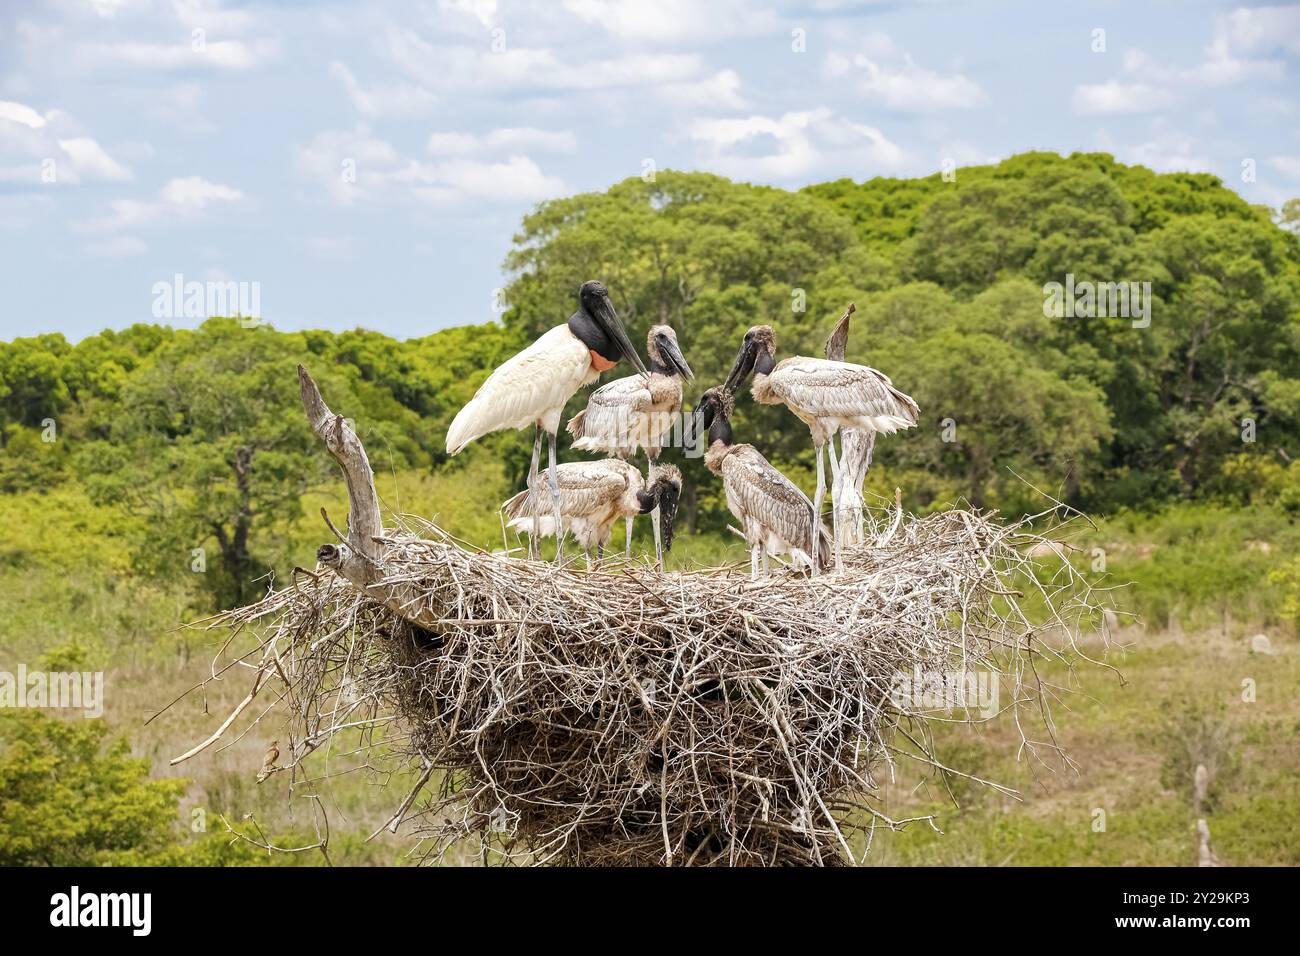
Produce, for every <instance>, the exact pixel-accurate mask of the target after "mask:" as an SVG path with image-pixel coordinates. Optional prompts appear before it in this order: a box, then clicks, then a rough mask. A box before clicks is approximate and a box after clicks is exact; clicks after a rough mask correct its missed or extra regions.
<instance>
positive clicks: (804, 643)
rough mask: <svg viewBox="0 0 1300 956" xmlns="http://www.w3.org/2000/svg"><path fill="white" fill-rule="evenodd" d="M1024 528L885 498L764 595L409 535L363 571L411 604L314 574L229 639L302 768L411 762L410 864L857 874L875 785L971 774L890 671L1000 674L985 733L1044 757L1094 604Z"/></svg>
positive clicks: (712, 573) (245, 615)
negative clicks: (1049, 668)
mask: <svg viewBox="0 0 1300 956" xmlns="http://www.w3.org/2000/svg"><path fill="white" fill-rule="evenodd" d="M1029 527H1030V525H1029V524H1028V523H1027V522H1022V523H1019V524H1015V525H1011V526H1005V525H1002V524H999V523H998V522H997V521H996V520H995V519H994V518H993V517H992V516H990V515H986V514H981V513H977V512H973V511H965V510H959V511H949V512H944V513H941V514H934V515H930V516H928V517H923V518H915V517H912V516H908V515H904V514H903V513H902V511H901V509H894V508H888V509H885V510H883V511H881V512H879V513H876V514H874V515H870V516H869V517H868V527H867V534H866V537H865V540H866V541H867V542H869V543H868V544H867V545H865V546H861V547H858V548H854V549H853V550H851V551H850V552H848V553H846V556H845V560H846V568H845V570H844V571H842V572H839V573H830V574H823V575H821V576H819V577H816V578H809V577H806V576H803V575H800V574H796V573H795V572H794V571H791V570H787V569H783V570H779V571H776V572H774V574H773V575H772V576H771V577H770V578H767V579H764V580H759V581H756V582H755V581H751V580H750V579H749V576H748V573H747V567H744V568H742V567H739V566H736V567H731V568H720V569H705V570H698V571H688V572H676V573H658V572H655V571H654V570H652V569H649V568H647V567H645V566H643V565H639V564H637V565H618V566H614V567H613V568H607V569H603V570H596V571H586V570H581V569H578V568H575V567H572V566H567V567H556V566H553V565H549V564H544V563H541V562H530V561H525V560H520V559H518V558H516V557H512V556H509V555H505V554H493V553H486V552H481V551H476V550H472V549H469V548H467V547H465V546H463V545H461V544H460V543H458V542H456V541H454V540H452V539H451V538H450V537H448V536H447V535H445V534H443V533H442V532H441V531H440V530H438V529H437V528H436V527H434V526H433V525H430V524H428V523H426V522H423V521H421V520H420V519H410V518H407V519H403V520H402V528H401V529H398V530H389V531H386V532H385V533H384V537H383V539H382V540H383V544H384V545H385V548H384V551H383V557H382V561H381V564H380V566H379V567H378V568H377V569H375V571H376V576H377V577H378V578H380V579H381V580H382V581H383V582H385V585H393V586H395V587H396V588H397V590H396V591H394V592H392V593H400V594H404V595H407V597H406V598H405V600H404V604H403V605H402V606H401V607H400V608H399V609H398V610H400V612H401V613H400V614H399V613H398V611H397V610H395V609H394V603H393V602H391V601H390V602H389V604H387V605H385V604H383V603H380V602H379V601H377V600H375V598H374V597H373V595H372V594H367V593H365V592H364V591H363V590H360V589H358V588H357V587H356V586H354V585H353V584H352V583H349V582H348V581H346V580H344V579H343V577H341V576H340V575H338V574H335V573H333V572H332V571H329V570H318V572H315V573H310V572H309V573H305V574H300V575H296V576H295V579H294V582H293V584H292V586H291V587H288V588H285V589H283V590H279V591H276V592H273V593H272V594H270V595H269V596H268V597H267V598H266V599H265V600H263V601H262V602H260V603H259V604H257V605H255V606H252V607H249V608H244V609H241V610H238V611H235V612H231V613H229V614H228V615H225V616H223V618H221V619H220V622H219V623H221V624H224V625H231V626H233V627H234V628H235V629H236V631H241V630H243V629H245V628H249V630H250V633H252V634H254V635H255V636H256V639H257V642H258V644H257V647H255V648H254V649H253V650H251V651H249V652H248V653H245V654H243V656H242V657H240V658H238V662H240V663H242V664H244V665H246V666H248V667H250V668H253V669H254V670H255V672H256V677H255V684H254V688H255V690H254V695H251V696H256V694H257V692H258V689H259V688H265V687H270V686H272V685H273V684H274V683H276V682H279V683H281V684H283V688H282V696H283V697H284V698H285V701H286V704H287V707H286V708H284V709H283V712H287V713H288V715H289V717H288V720H289V723H290V725H291V726H290V738H291V746H290V748H287V757H288V760H287V763H286V768H289V769H293V770H294V774H295V776H299V775H302V774H303V773H304V772H305V768H306V767H307V766H308V765H307V764H304V763H303V761H304V759H305V758H306V757H307V755H308V754H310V753H311V752H313V751H316V750H318V749H320V748H322V747H323V746H325V745H327V744H331V747H330V752H331V754H332V756H331V758H330V760H331V765H330V767H329V773H330V774H335V773H337V772H339V766H338V760H339V758H338V756H337V754H338V753H339V752H340V750H346V751H348V752H350V753H351V754H353V755H354V757H355V764H356V765H358V766H362V765H364V766H366V767H369V768H370V769H376V768H378V769H380V770H381V771H382V772H387V771H391V770H394V769H400V770H403V771H406V772H408V773H409V775H410V777H411V780H410V783H409V784H405V785H403V788H402V790H401V791H400V792H397V793H395V794H394V803H395V804H397V803H398V801H399V800H400V805H399V806H397V809H396V812H395V813H394V815H393V818H392V820H391V821H390V824H391V826H390V829H393V830H394V831H395V830H396V829H397V827H398V825H399V824H402V823H405V824H406V825H407V826H408V827H409V828H410V829H412V830H413V831H414V832H415V833H416V834H417V835H418V836H419V838H420V839H419V842H418V843H417V848H416V852H417V853H418V855H419V856H420V858H422V859H425V860H433V859H437V858H439V857H440V856H441V855H442V854H444V853H446V852H447V851H448V849H449V848H452V847H458V848H459V849H458V850H457V852H463V850H464V848H465V847H466V845H467V841H466V838H469V841H468V845H470V846H475V845H477V846H479V847H480V848H481V850H482V852H483V854H484V856H485V858H488V857H489V856H490V857H491V858H492V859H500V860H505V861H510V862H526V863H566V864H582V865H608V864H615V865H635V864H644V865H663V864H671V865H683V864H693V865H754V864H757V865H772V864H824V865H829V864H839V863H847V862H857V861H859V860H860V859H861V858H862V857H863V856H865V853H866V851H867V848H868V847H869V846H870V843H871V836H872V834H873V832H874V830H875V828H877V827H879V826H890V827H892V826H897V825H900V824H902V823H905V822H907V821H895V820H891V819H889V818H888V817H887V816H886V815H885V814H884V813H883V812H882V811H881V810H880V809H879V807H878V806H877V805H876V801H875V800H874V799H873V794H874V793H875V792H876V789H877V783H876V775H877V774H879V773H881V772H882V771H883V772H886V773H890V772H892V770H893V766H894V764H895V763H896V762H898V761H900V760H903V759H906V760H909V761H913V760H914V761H920V762H922V763H925V764H930V765H932V766H934V767H937V768H940V770H941V772H945V773H947V772H952V773H960V768H950V767H943V765H942V763H941V761H940V760H939V759H938V758H937V757H936V756H935V753H934V749H933V747H932V745H931V741H930V735H929V733H928V729H929V728H928V725H929V722H930V721H931V720H933V719H936V718H942V719H948V720H950V719H952V715H951V712H948V713H945V712H944V711H943V710H941V709H934V708H930V709H926V708H923V707H917V706H914V705H913V702H912V701H909V700H905V699H904V700H900V699H898V695H897V694H891V690H892V689H894V688H895V687H896V686H897V685H896V681H897V680H898V676H899V675H900V674H902V675H909V676H910V675H914V674H928V675H934V674H950V673H954V672H956V673H961V674H973V673H976V672H987V673H990V674H995V675H997V679H998V681H999V700H1000V710H1001V712H1002V713H1001V716H1002V717H1004V718H1005V719H1011V720H1014V721H1015V723H1016V726H1017V727H1018V728H1020V732H1021V736H1022V739H1023V740H1024V741H1025V743H1026V744H1027V745H1028V747H1029V750H1030V751H1035V750H1036V749H1039V748H1043V747H1045V748H1047V749H1048V750H1053V751H1054V750H1055V749H1056V748H1055V744H1054V741H1055V736H1054V733H1053V730H1052V725H1051V718H1050V715H1049V713H1048V710H1047V707H1046V704H1047V700H1048V698H1049V697H1050V696H1051V693H1052V690H1051V689H1050V688H1048V687H1046V686H1045V685H1044V684H1043V683H1042V682H1041V681H1040V680H1039V678H1038V676H1037V673H1036V670H1035V667H1036V663H1037V661H1038V658H1040V657H1041V656H1042V655H1051V656H1056V657H1060V658H1061V659H1064V660H1066V661H1067V662H1068V661H1071V660H1074V659H1076V658H1080V657H1085V656H1086V655H1084V653H1083V652H1082V651H1081V650H1080V649H1079V647H1078V646H1077V645H1076V643H1075V641H1074V636H1075V635H1077V634H1078V633H1080V627H1081V626H1082V627H1087V628H1091V627H1092V626H1093V625H1094V624H1095V623H1096V622H1098V621H1100V618H1101V611H1100V609H1099V608H1100V603H1101V602H1100V601H1098V600H1095V599H1094V595H1095V593H1096V592H1094V591H1093V590H1092V589H1091V588H1090V587H1089V586H1088V584H1087V582H1086V581H1085V580H1084V579H1083V578H1082V577H1081V576H1080V575H1079V574H1078V573H1077V572H1076V571H1074V569H1072V568H1071V567H1070V565H1069V564H1068V562H1062V561H1057V562H1055V563H1054V564H1053V565H1052V568H1051V571H1050V573H1048V574H1046V575H1044V573H1043V566H1041V565H1040V566H1038V567H1037V568H1035V567H1034V566H1033V565H1032V564H1031V562H1030V559H1028V558H1027V557H1026V556H1025V555H1026V551H1027V550H1028V548H1029V547H1030V546H1031V545H1033V544H1034V542H1042V541H1043V540H1044V539H1042V538H1040V537H1038V536H1036V535H1034V534H1032V533H1030V531H1029V530H1028V529H1029ZM323 550H328V549H323ZM1035 572H1037V573H1035ZM1044 578H1046V580H1044ZM412 620H419V621H421V622H422V625H421V626H416V625H414V624H412V623H410V622H411V621H412ZM255 622H256V626H255V627H251V626H252V625H254V624H255ZM1049 632H1050V633H1049ZM1044 637H1050V640H1043V639H1042V638H1044ZM232 646H234V645H233V644H231V643H230V642H228V643H227V647H232ZM229 653H230V654H232V655H233V654H234V653H235V652H234V651H230V652H229ZM231 663H232V664H233V663H234V662H233V661H232V662H231ZM220 666H222V667H228V666H230V665H229V664H222V665H220ZM217 673H219V671H218V670H216V669H214V674H217ZM927 703H928V702H927ZM958 716H959V718H960V716H961V715H960V714H959V715H958ZM1034 727H1037V728H1038V730H1037V731H1034V730H1033V729H1032V728H1034ZM349 735H359V737H353V736H349ZM1036 738H1041V739H1036ZM344 740H346V741H348V742H347V744H346V745H345V744H344V743H343V741H344ZM358 740H359V743H358V742H357V741H358ZM197 749H199V748H196V750H197ZM192 752H193V751H192ZM980 782H981V783H983V782H985V781H980ZM994 786H996V785H994ZM408 790H409V793H408V792H407V791H408ZM402 793H406V797H405V799H401V794H402ZM475 841H478V842H477V843H476V842H475Z"/></svg>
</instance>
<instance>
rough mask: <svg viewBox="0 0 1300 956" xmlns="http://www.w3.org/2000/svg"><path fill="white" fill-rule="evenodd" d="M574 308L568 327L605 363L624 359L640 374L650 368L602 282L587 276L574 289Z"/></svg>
mask: <svg viewBox="0 0 1300 956" xmlns="http://www.w3.org/2000/svg"><path fill="white" fill-rule="evenodd" d="M578 305H579V308H578V311H577V312H575V313H573V315H572V316H570V318H569V330H570V331H571V332H573V334H574V335H576V336H577V337H578V338H580V339H582V341H583V342H584V343H585V344H586V346H587V348H589V349H590V350H591V351H592V352H595V353H596V354H597V355H599V356H600V357H601V358H603V359H605V360H606V361H607V362H611V363H613V362H617V361H618V360H619V359H627V360H628V361H629V362H631V363H632V365H633V367H634V368H636V370H637V371H638V372H640V373H641V374H642V375H645V376H647V377H648V376H649V375H650V371H649V370H648V369H647V368H646V367H645V362H643V361H641V356H640V355H638V354H637V350H636V347H635V346H634V345H633V344H632V340H631V339H629V338H628V337H627V330H626V329H625V328H623V322H622V320H621V319H619V317H618V312H616V311H615V310H614V304H613V303H612V302H610V301H609V290H608V289H606V288H605V284H604V283H603V282H597V281H596V280H595V279H588V280H587V281H586V282H584V283H583V284H582V288H581V289H580V290H579V292H578Z"/></svg>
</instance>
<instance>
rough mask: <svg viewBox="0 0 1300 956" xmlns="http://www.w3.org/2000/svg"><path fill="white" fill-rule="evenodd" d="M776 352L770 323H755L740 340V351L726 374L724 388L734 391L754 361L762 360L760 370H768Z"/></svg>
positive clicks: (752, 367) (745, 376) (747, 373)
mask: <svg viewBox="0 0 1300 956" xmlns="http://www.w3.org/2000/svg"><path fill="white" fill-rule="evenodd" d="M775 354H776V332H775V331H773V329H772V326H770V325H756V326H754V327H753V328H752V329H750V330H749V331H748V332H746V333H745V337H744V338H743V339H742V340H741V342H740V351H738V352H737V353H736V361H735V363H734V364H733V365H732V366H731V372H730V373H728V375H727V382H726V388H727V390H728V391H731V392H735V391H736V390H737V389H739V388H740V386H741V385H743V384H744V382H745V379H746V378H747V377H748V376H749V373H750V372H752V371H754V366H755V363H756V362H758V361H759V360H760V359H761V360H762V370H764V371H770V370H771V366H772V356H773V355H775Z"/></svg>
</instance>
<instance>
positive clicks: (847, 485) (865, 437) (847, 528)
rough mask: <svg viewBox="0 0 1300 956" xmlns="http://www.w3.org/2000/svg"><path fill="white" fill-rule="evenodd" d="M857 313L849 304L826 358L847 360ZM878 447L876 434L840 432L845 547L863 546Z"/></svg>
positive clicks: (836, 485)
mask: <svg viewBox="0 0 1300 956" xmlns="http://www.w3.org/2000/svg"><path fill="white" fill-rule="evenodd" d="M855 311H856V307H855V306H854V305H853V303H852V302H850V303H849V307H848V308H847V309H845V310H844V314H843V315H842V316H840V320H839V322H837V323H835V330H834V331H833V332H831V334H830V338H828V339H827V340H826V357H827V358H828V359H830V360H831V361H832V362H843V361H844V356H845V353H846V351H847V349H848V345H849V319H850V317H851V316H852V315H853V313H854V312H855ZM875 444H876V433H875V432H870V431H867V432H862V431H858V430H856V429H853V428H845V429H841V430H840V474H839V477H838V478H837V479H835V480H833V481H832V482H831V501H833V502H835V503H836V505H835V507H836V508H837V510H838V511H839V524H840V535H841V541H842V543H843V544H844V545H846V546H847V545H856V544H861V543H862V508H863V501H862V483H863V482H864V481H866V479H867V469H868V468H870V467H871V453H872V450H873V449H874V448H875Z"/></svg>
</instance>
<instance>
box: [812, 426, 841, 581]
mask: <svg viewBox="0 0 1300 956" xmlns="http://www.w3.org/2000/svg"><path fill="white" fill-rule="evenodd" d="M828 444H829V445H830V446H831V452H830V454H831V482H832V483H833V484H832V487H833V488H835V487H839V485H840V478H841V476H840V462H839V459H838V458H836V457H835V436H834V435H832V436H831V440H830V441H829V442H828ZM815 530H816V529H814V531H815ZM831 535H832V537H833V538H834V541H835V570H836V571H843V570H844V559H843V556H842V555H841V553H840V509H839V502H838V501H836V500H835V495H834V493H832V494H831Z"/></svg>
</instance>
